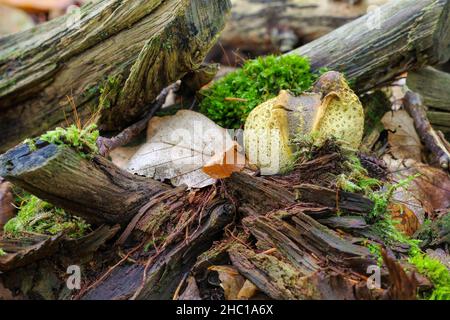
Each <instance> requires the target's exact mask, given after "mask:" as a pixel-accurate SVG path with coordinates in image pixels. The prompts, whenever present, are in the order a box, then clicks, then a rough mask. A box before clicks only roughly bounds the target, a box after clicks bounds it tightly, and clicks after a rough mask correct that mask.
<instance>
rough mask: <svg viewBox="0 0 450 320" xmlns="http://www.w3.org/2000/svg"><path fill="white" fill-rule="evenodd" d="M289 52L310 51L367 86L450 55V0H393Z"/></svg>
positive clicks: (318, 61) (316, 60) (317, 61)
mask: <svg viewBox="0 0 450 320" xmlns="http://www.w3.org/2000/svg"><path fill="white" fill-rule="evenodd" d="M289 54H298V55H304V56H308V57H309V58H310V60H311V63H312V67H313V69H314V70H317V69H319V68H320V67H328V68H329V69H332V70H336V71H340V72H342V73H344V74H345V75H346V76H347V78H348V80H350V81H351V83H352V84H353V87H354V88H355V89H356V90H357V91H359V92H363V91H367V90H368V89H371V88H374V87H377V86H379V85H382V84H385V83H388V82H390V81H392V80H393V79H394V78H396V77H397V76H399V75H400V74H402V73H403V72H405V71H408V70H411V69H419V68H421V67H423V66H425V65H435V64H439V63H443V62H446V61H447V60H448V59H449V58H450V2H449V1H447V0H422V1H416V0H398V1H390V2H388V3H387V4H385V5H384V6H381V7H380V8H379V10H374V11H372V12H371V13H369V14H367V15H365V16H363V17H361V18H359V19H357V20H354V21H352V22H350V23H348V24H346V25H344V26H342V27H340V28H338V29H336V30H335V31H333V32H331V33H329V34H327V35H325V36H323V37H321V38H319V39H317V40H315V41H313V42H311V43H309V44H307V45H305V46H303V47H300V48H298V49H296V50H293V51H291V52H290V53H289Z"/></svg>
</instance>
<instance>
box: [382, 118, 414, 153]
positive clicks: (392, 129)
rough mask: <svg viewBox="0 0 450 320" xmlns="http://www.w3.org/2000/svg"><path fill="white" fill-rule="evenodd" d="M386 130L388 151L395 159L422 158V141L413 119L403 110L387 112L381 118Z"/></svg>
mask: <svg viewBox="0 0 450 320" xmlns="http://www.w3.org/2000/svg"><path fill="white" fill-rule="evenodd" d="M381 122H382V123H383V125H384V128H385V129H386V130H388V132H389V134H388V142H389V145H390V153H391V154H392V155H393V156H394V157H395V158H397V159H414V160H416V161H421V160H422V149H423V146H422V143H421V141H420V138H419V135H418V134H417V132H416V129H415V127H414V120H413V119H412V118H411V117H410V116H409V114H408V112H406V111H405V110H399V111H393V112H388V113H386V114H385V115H384V117H383V118H382V119H381Z"/></svg>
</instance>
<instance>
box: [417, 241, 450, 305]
mask: <svg viewBox="0 0 450 320" xmlns="http://www.w3.org/2000/svg"><path fill="white" fill-rule="evenodd" d="M409 262H410V263H412V264H413V265H414V266H415V267H416V268H417V271H419V272H420V273H421V274H423V275H424V276H426V277H427V278H428V279H429V280H430V281H431V282H432V283H433V286H434V289H433V291H432V292H431V293H430V294H428V295H425V296H424V297H423V298H425V299H429V300H450V272H449V270H448V269H447V268H446V267H445V266H444V265H443V264H442V263H441V262H440V261H438V260H436V259H433V258H430V257H429V256H427V255H426V254H425V253H423V252H422V251H420V250H419V249H418V248H413V249H412V250H411V251H410V258H409Z"/></svg>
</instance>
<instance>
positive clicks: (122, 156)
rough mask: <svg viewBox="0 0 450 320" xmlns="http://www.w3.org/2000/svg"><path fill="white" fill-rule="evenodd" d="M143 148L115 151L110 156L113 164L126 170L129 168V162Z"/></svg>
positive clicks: (120, 148) (126, 148) (124, 148)
mask: <svg viewBox="0 0 450 320" xmlns="http://www.w3.org/2000/svg"><path fill="white" fill-rule="evenodd" d="M140 147H141V146H140V145H139V146H134V147H118V148H116V149H113V150H112V151H111V152H110V153H109V156H110V157H111V161H112V163H114V164H115V165H116V166H118V167H119V168H121V169H125V170H126V168H127V167H128V162H130V159H131V158H132V157H133V156H134V154H135V153H136V152H137V151H138V150H139V148H140Z"/></svg>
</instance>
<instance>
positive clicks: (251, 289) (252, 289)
mask: <svg viewBox="0 0 450 320" xmlns="http://www.w3.org/2000/svg"><path fill="white" fill-rule="evenodd" d="M256 292H258V287H257V286H255V285H254V284H253V283H251V282H250V281H249V280H245V282H244V285H243V286H242V288H241V290H239V293H238V295H237V298H238V300H250V299H251V298H253V297H254V295H255V294H256Z"/></svg>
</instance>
